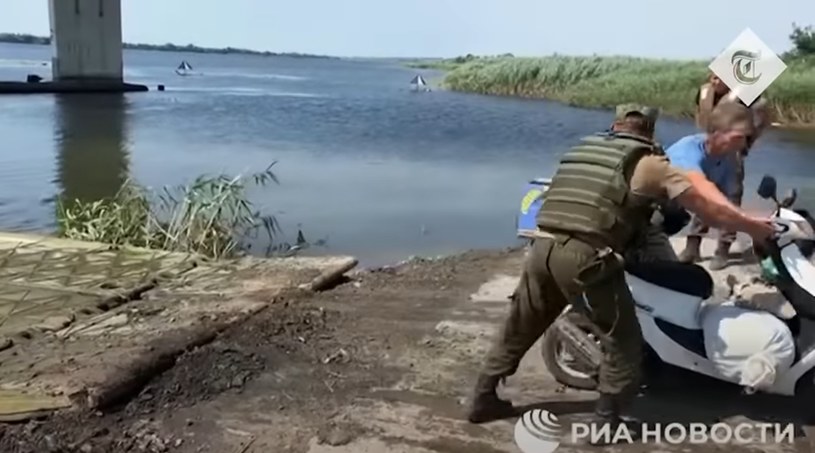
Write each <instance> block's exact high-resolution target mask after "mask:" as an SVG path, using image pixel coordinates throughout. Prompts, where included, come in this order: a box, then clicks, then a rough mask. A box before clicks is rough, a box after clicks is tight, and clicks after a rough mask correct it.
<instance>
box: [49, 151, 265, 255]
mask: <svg viewBox="0 0 815 453" xmlns="http://www.w3.org/2000/svg"><path fill="white" fill-rule="evenodd" d="M271 167H272V166H271V165H270V166H269V167H268V168H267V169H266V170H265V171H263V172H261V173H258V174H254V175H250V176H249V177H243V176H237V177H231V176H227V175H219V176H214V177H212V176H200V177H198V178H197V179H195V180H194V181H193V182H191V183H190V184H187V185H183V186H178V187H165V188H163V189H162V190H160V191H158V192H154V191H150V190H147V189H145V188H144V187H141V186H139V185H138V184H135V183H133V182H132V181H128V182H126V183H125V184H124V186H123V187H122V189H121V190H120V191H119V192H118V193H117V194H116V195H115V196H113V197H111V198H110V199H104V200H91V201H83V200H60V201H59V203H58V204H57V224H58V234H59V236H61V237H65V238H69V239H78V240H85V241H96V242H103V243H107V244H111V245H114V246H122V245H129V246H135V247H146V248H153V249H161V250H167V251H174V252H186V253H196V254H200V255H203V256H206V257H210V258H216V259H217V258H230V257H234V256H237V255H239V253H240V252H242V251H245V250H246V249H247V248H248V246H247V244H246V243H245V242H244V241H245V239H247V238H251V237H253V236H255V235H257V234H258V233H260V234H265V235H267V236H268V237H269V240H270V241H272V240H273V239H274V236H275V235H276V233H277V232H278V231H279V227H278V224H277V221H276V220H275V218H274V217H273V216H265V215H263V214H261V213H260V212H259V211H258V210H256V209H255V208H254V206H253V205H252V203H251V202H250V201H249V199H248V195H247V190H248V188H249V187H250V186H260V187H264V186H266V185H268V183H269V182H277V179H276V177H275V175H274V173H273V172H272V171H271Z"/></svg>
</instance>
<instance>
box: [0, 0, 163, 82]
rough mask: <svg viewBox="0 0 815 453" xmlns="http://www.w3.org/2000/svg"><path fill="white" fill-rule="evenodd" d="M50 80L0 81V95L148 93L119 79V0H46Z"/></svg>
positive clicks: (120, 12) (120, 19)
mask: <svg viewBox="0 0 815 453" xmlns="http://www.w3.org/2000/svg"><path fill="white" fill-rule="evenodd" d="M48 12H49V14H50V17H51V47H52V48H53V52H54V53H53V57H52V59H51V64H52V76H53V80H51V81H49V82H39V80H29V81H27V82H0V94H3V93H9V94H27V93H124V92H128V91H147V87H146V86H143V85H134V84H129V83H125V82H124V80H122V75H123V74H122V73H123V68H122V66H123V64H122V1H121V0H48Z"/></svg>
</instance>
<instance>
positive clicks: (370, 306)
mask: <svg viewBox="0 0 815 453" xmlns="http://www.w3.org/2000/svg"><path fill="white" fill-rule="evenodd" d="M522 260H523V252H522V251H521V250H517V249H512V250H501V251H490V252H471V253H466V254H463V255H459V256H455V257H449V258H444V259H439V260H433V261H411V262H409V263H404V264H402V265H400V266H395V267H385V268H381V269H372V270H366V271H363V272H359V273H356V274H353V276H352V277H351V280H350V281H348V282H347V283H345V284H343V285H342V286H340V287H337V288H335V289H333V290H331V291H327V292H324V293H320V294H302V293H298V294H285V295H284V296H283V297H281V298H279V299H278V300H277V301H276V302H275V303H274V304H271V305H269V306H268V308H266V309H265V310H263V311H261V312H260V313H258V314H257V315H255V316H254V317H252V318H251V319H249V320H248V321H247V322H245V323H243V324H241V325H239V326H234V327H232V328H230V329H227V330H226V331H225V332H224V333H223V334H222V335H220V336H219V337H218V338H217V339H216V341H214V342H213V343H212V344H209V345H206V346H203V347H201V348H198V349H196V350H194V351H190V352H188V353H187V354H185V355H184V356H182V357H181V358H180V359H179V360H178V361H177V363H176V365H175V366H174V367H173V368H172V369H170V370H168V371H167V372H165V373H164V374H163V375H161V376H160V377H158V378H157V379H155V380H154V381H152V382H151V383H150V384H149V385H148V386H147V387H146V388H145V389H144V390H142V391H141V392H140V394H139V395H138V396H137V397H136V398H134V399H133V400H131V401H129V402H128V403H126V404H124V405H122V406H120V407H117V408H112V409H111V410H110V411H108V412H105V413H101V412H84V413H82V412H73V413H64V414H61V415H58V416H56V417H52V418H50V419H45V420H42V421H35V422H29V423H27V424H23V425H4V426H3V428H2V437H0V451H3V452H6V451H8V452H19V453H24V452H25V453H28V452H43V451H63V452H83V453H87V452H163V451H172V452H179V453H192V452H226V453H232V452H241V453H247V452H250V453H261V452H298V453H359V452H371V453H380V452H381V453H386V452H387V453H392V452H396V453H400V452H418V453H428V452H448V453H450V452H462V453H463V452H476V453H497V452H516V451H517V447H516V446H515V445H514V442H513V439H512V432H513V423H514V420H509V421H500V422H495V423H491V424H487V425H482V426H474V425H470V424H469V423H467V422H465V421H464V420H463V416H464V412H465V410H466V400H467V397H468V396H469V391H470V388H471V385H472V383H473V381H474V379H475V374H476V373H477V370H478V367H479V365H480V361H481V359H482V357H483V355H484V354H485V353H486V351H487V349H488V348H489V346H490V343H491V340H492V338H493V337H494V335H495V334H496V332H497V329H498V327H499V325H500V323H501V320H502V317H503V316H504V314H505V312H506V309H507V300H508V299H507V296H508V295H509V293H510V292H511V290H512V289H513V287H514V285H515V282H516V276H517V273H518V269H519V266H520V265H521V263H522ZM661 381H662V383H661V384H660V386H659V388H658V389H655V390H654V391H653V392H652V393H650V394H647V395H646V396H644V397H643V398H640V399H639V400H638V402H637V406H636V408H635V409H636V415H639V416H642V417H644V418H646V417H647V419H653V418H654V417H657V418H659V419H661V420H666V419H668V420H671V421H678V422H681V423H687V422H690V421H700V422H704V423H714V422H724V423H737V422H739V421H740V420H744V419H749V420H766V419H770V418H771V419H774V420H780V421H786V420H788V421H791V422H793V423H795V424H796V426H797V427H798V437H797V438H796V441H795V444H791V445H749V446H744V445H742V446H738V445H733V446H727V450H728V451H731V452H747V451H751V452H756V451H759V452H795V451H813V450H812V445H811V444H810V443H809V442H810V439H809V438H807V437H806V436H805V433H806V431H808V430H809V429H810V426H811V423H812V420H811V418H807V411H808V409H807V408H806V407H804V408H803V411H802V409H801V405H800V404H797V405H796V404H795V401H791V400H789V399H783V398H774V397H768V396H762V395H757V396H753V397H744V396H742V395H741V394H740V391H739V389H738V388H735V387H733V386H728V385H724V384H720V383H715V382H711V381H709V380H706V379H704V378H701V377H698V376H688V375H686V374H684V373H681V372H678V371H674V370H671V371H670V372H667V373H664V376H663V377H662V378H661ZM501 392H502V393H503V394H504V395H505V396H507V397H509V398H511V399H512V400H513V402H514V403H515V404H516V405H518V406H521V407H524V408H530V407H544V408H546V409H548V410H550V411H552V412H554V413H557V414H559V415H560V416H562V417H563V419H568V418H569V417H570V416H571V415H570V414H581V413H585V412H586V411H588V410H590V409H591V408H592V400H593V399H594V398H595V395H594V394H593V393H591V392H580V391H574V390H570V389H565V388H563V387H561V386H559V385H558V384H557V383H556V382H554V380H553V379H552V378H551V377H550V376H549V375H548V373H547V372H546V371H545V368H544V366H543V364H542V360H541V359H540V354H539V346H538V345H536V346H535V347H533V349H532V350H530V353H529V354H527V357H526V358H525V359H524V361H523V362H522V364H521V367H520V369H519V372H518V373H517V374H516V375H515V376H513V377H511V378H509V379H508V380H507V386H506V387H504V388H502V389H501ZM722 448H723V447H722V446H717V445H684V444H683V445H670V444H665V445H628V446H625V448H623V449H619V447H618V449H617V450H614V451H624V452H652V451H660V452H671V453H673V452H682V453H698V452H714V451H722V450H721V449H722ZM558 451H559V452H560V451H562V452H564V453H568V452H579V451H598V450H596V449H579V448H572V447H567V446H562V447H561V448H560V450H558ZM600 451H602V450H600ZM608 451H612V450H608Z"/></svg>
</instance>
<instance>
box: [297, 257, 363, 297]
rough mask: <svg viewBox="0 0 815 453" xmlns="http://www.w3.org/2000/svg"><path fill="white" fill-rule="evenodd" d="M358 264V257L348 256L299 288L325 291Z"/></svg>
mask: <svg viewBox="0 0 815 453" xmlns="http://www.w3.org/2000/svg"><path fill="white" fill-rule="evenodd" d="M357 264H359V260H358V259H356V258H348V259H347V260H345V261H343V262H342V263H340V264H338V265H336V266H332V267H330V268H328V269H326V270H324V271H323V272H322V273H320V275H318V276H317V277H315V278H314V279H313V280H311V281H310V282H308V283H306V284H303V285H300V286H299V288H300V289H305V290H307V291H313V292H319V291H323V290H325V289H327V288H329V287H331V285H333V284H335V283H337V281H339V280H340V278H342V276H343V275H345V273H346V272H348V271H350V270H351V269H353V268H355V267H356V266H357Z"/></svg>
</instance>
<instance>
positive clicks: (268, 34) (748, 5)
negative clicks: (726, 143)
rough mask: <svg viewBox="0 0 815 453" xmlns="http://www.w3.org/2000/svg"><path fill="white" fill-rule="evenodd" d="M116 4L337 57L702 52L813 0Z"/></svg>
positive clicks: (209, 36)
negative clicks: (744, 30)
mask: <svg viewBox="0 0 815 453" xmlns="http://www.w3.org/2000/svg"><path fill="white" fill-rule="evenodd" d="M48 1H49V0H2V4H3V12H2V14H0V32H12V33H32V34H38V35H48V33H49V24H48ZM54 1H67V0H54ZM227 5H228V6H227ZM122 9H123V11H122V27H123V32H122V33H123V36H124V40H125V41H126V42H139V43H151V44H162V43H166V42H172V43H175V44H189V43H193V44H196V45H200V46H206V47H227V46H232V47H243V48H250V49H257V50H270V51H274V52H303V53H313V54H323V55H335V56H344V57H453V56H458V55H464V54H467V53H472V54H477V55H494V54H502V53H507V52H510V53H513V54H515V55H518V56H535V55H549V54H552V53H555V52H556V53H560V54H570V55H591V54H599V55H612V54H614V55H623V54H625V55H636V56H643V57H664V58H683V59H684V58H709V57H713V56H715V55H716V54H718V53H719V52H721V51H722V50H723V49H724V48H726V47H727V45H728V44H729V43H730V42H731V41H732V40H733V39H735V38H736V36H738V34H739V33H740V32H741V31H742V30H743V29H744V28H745V27H749V28H751V29H752V30H753V31H754V32H755V33H756V34H757V35H758V36H759V37H760V38H761V39H762V40H763V41H764V42H765V43H766V44H767V45H768V46H769V47H770V48H771V49H773V50H774V51H776V52H778V53H781V52H784V51H786V50H788V49H789V47H790V43H789V33H790V31H791V29H792V23H793V22H796V23H798V24H799V25H810V24H811V25H815V0H774V1H768V0H742V1H740V2H737V1H726V0H681V1H671V2H666V1H663V0H619V1H616V2H604V1H601V0H583V1H581V0H570V1H549V2H547V1H545V0H411V1H395V0H287V1H280V0H228V1H227V0H122Z"/></svg>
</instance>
